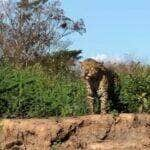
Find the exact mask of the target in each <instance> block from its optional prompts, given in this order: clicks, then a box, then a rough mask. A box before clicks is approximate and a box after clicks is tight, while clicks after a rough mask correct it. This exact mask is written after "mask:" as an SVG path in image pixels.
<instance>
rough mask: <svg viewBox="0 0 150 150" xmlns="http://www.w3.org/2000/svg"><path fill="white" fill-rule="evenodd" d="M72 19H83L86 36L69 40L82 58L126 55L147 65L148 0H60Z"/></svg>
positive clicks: (149, 47)
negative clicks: (82, 51)
mask: <svg viewBox="0 0 150 150" xmlns="http://www.w3.org/2000/svg"><path fill="white" fill-rule="evenodd" d="M62 2H63V7H64V9H65V11H66V13H67V14H68V15H70V16H71V17H73V18H75V19H76V18H83V20H84V21H85V24H86V28H87V33H86V34H85V35H83V36H79V35H75V36H73V37H72V40H73V41H74V44H73V45H72V47H73V48H77V49H83V50H84V57H96V58H98V57H99V58H103V59H106V58H108V59H113V58H115V59H123V57H124V55H125V56H127V55H126V54H128V55H130V56H132V57H133V58H140V59H142V61H144V62H149V63H150V0H124V1H121V0H92V1H91V0H62Z"/></svg>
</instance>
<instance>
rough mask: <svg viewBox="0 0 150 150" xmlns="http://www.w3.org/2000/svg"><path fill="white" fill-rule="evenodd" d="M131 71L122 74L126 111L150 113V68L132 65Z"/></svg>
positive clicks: (121, 96) (123, 100)
mask: <svg viewBox="0 0 150 150" xmlns="http://www.w3.org/2000/svg"><path fill="white" fill-rule="evenodd" d="M128 67H129V66H128ZM129 70H130V73H120V79H121V93H120V99H121V101H122V103H123V104H124V105H125V107H126V109H125V110H124V111H126V112H140V113H141V112H150V66H144V65H142V64H139V63H132V64H130V69H129Z"/></svg>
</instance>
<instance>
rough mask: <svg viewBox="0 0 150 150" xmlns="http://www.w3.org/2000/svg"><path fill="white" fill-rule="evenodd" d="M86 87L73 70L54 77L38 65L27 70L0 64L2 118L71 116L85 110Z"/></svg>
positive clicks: (0, 106)
mask: <svg viewBox="0 0 150 150" xmlns="http://www.w3.org/2000/svg"><path fill="white" fill-rule="evenodd" d="M85 94H86V93H85V88H84V85H83V83H82V82H81V81H80V80H79V78H77V77H76V76H74V75H72V74H71V73H70V74H69V73H68V74H66V75H65V76H62V75H59V74H58V75H57V76H51V75H48V74H46V73H45V72H43V70H42V68H41V66H40V65H39V64H36V65H34V66H32V67H28V68H25V69H19V70H17V69H15V68H12V67H11V66H10V65H8V64H7V65H6V64H5V65H4V64H1V66H0V115H1V116H2V117H11V118H12V117H46V116H70V115H81V114H85V113H86V111H87V110H86V103H85Z"/></svg>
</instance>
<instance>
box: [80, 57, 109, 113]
mask: <svg viewBox="0 0 150 150" xmlns="http://www.w3.org/2000/svg"><path fill="white" fill-rule="evenodd" d="M81 70H82V77H83V78H84V81H85V83H86V88H87V103H88V107H89V111H90V113H94V106H93V103H94V99H95V98H96V97H97V98H98V99H99V100H100V103H101V106H100V112H101V113H106V112H107V111H108V88H109V79H108V78H109V77H108V70H107V68H105V67H104V65H103V63H100V62H97V61H95V60H94V59H86V60H84V61H83V62H81Z"/></svg>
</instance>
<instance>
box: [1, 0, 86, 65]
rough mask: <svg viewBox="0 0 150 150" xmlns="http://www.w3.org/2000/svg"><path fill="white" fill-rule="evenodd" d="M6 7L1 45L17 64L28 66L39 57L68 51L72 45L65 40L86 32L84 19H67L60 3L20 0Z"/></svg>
mask: <svg viewBox="0 0 150 150" xmlns="http://www.w3.org/2000/svg"><path fill="white" fill-rule="evenodd" d="M4 8H5V9H4V13H5V20H6V21H5V23H1V24H2V25H3V28H5V30H3V33H1V37H3V38H2V40H1V42H0V43H1V45H0V46H1V48H2V49H3V52H4V55H5V57H7V58H8V59H9V60H10V61H11V62H12V63H14V64H21V65H22V64H23V65H26V66H27V65H28V62H29V61H31V60H33V59H34V58H35V57H36V56H37V55H46V54H47V53H51V52H53V51H57V50H60V49H66V48H67V47H68V44H69V43H68V41H67V40H66V38H65V37H67V36H68V35H70V34H72V33H74V32H78V33H79V34H83V33H84V32H85V25H84V22H83V20H82V19H80V20H78V21H74V20H72V19H71V18H69V17H67V16H66V15H65V13H64V10H63V9H62V8H61V3H60V1H58V0H55V1H48V0H37V1H29V0H20V1H19V2H17V3H13V4H12V3H11V4H7V5H5V7H4ZM1 28H2V27H1Z"/></svg>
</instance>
